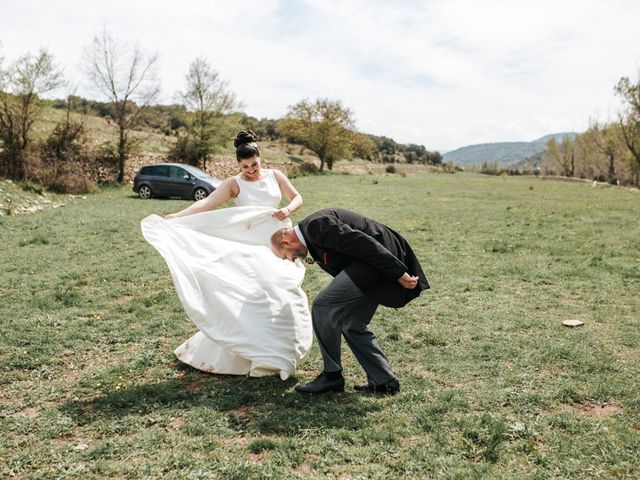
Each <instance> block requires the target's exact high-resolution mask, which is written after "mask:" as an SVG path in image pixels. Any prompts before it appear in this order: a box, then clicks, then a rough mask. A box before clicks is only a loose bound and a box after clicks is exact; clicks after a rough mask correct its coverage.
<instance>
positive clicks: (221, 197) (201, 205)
mask: <svg viewBox="0 0 640 480" xmlns="http://www.w3.org/2000/svg"><path fill="white" fill-rule="evenodd" d="M234 186H235V187H236V189H237V183H236V181H235V180H234V179H233V178H227V179H226V180H224V181H223V182H222V183H221V184H220V185H218V188H216V189H215V190H214V191H213V192H211V195H209V196H208V197H206V198H203V199H202V200H198V201H197V202H195V203H192V204H191V205H189V206H188V207H187V208H185V209H184V210H180V211H179V212H177V213H170V214H168V215H165V217H164V218H165V220H171V219H172V218H178V217H186V216H188V215H193V214H196V213H202V212H206V211H207V210H211V209H213V208H216V207H217V206H218V205H220V204H222V203H224V202H226V201H227V200H230V199H231V198H232V197H233V196H235V195H234V190H235V189H234V188H233V187H234ZM236 195H237V193H236Z"/></svg>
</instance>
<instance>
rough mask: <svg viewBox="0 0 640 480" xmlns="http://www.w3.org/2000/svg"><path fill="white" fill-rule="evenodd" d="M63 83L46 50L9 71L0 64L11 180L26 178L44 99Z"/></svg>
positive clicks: (1, 131) (1, 129)
mask: <svg viewBox="0 0 640 480" xmlns="http://www.w3.org/2000/svg"><path fill="white" fill-rule="evenodd" d="M63 84H64V81H63V77H62V72H61V71H60V69H59V67H58V65H57V64H56V63H55V61H54V58H53V55H51V54H50V53H49V52H48V51H47V50H45V49H42V50H40V52H39V53H38V54H37V55H32V54H31V53H27V54H26V55H23V56H22V57H20V58H18V59H17V60H16V61H15V62H14V63H12V64H11V65H10V66H9V67H8V68H7V69H6V70H5V69H4V68H3V67H2V64H1V63H0V139H2V142H3V144H4V154H3V155H4V157H5V159H6V167H5V169H6V174H7V175H8V176H9V177H11V178H15V179H22V178H24V177H25V174H26V157H27V151H28V149H29V147H30V144H31V142H32V138H31V131H32V128H33V124H34V122H35V121H36V120H37V119H38V117H39V115H40V113H41V111H42V104H41V96H42V95H44V94H46V93H49V92H51V91H54V90H56V89H57V88H59V87H60V86H62V85H63Z"/></svg>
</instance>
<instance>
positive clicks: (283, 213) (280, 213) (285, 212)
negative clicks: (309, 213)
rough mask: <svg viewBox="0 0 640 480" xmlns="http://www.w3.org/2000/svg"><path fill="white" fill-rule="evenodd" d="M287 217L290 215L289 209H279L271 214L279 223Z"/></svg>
mask: <svg viewBox="0 0 640 480" xmlns="http://www.w3.org/2000/svg"><path fill="white" fill-rule="evenodd" d="M289 215H291V210H289V207H284V208H280V209H278V210H276V211H275V212H274V213H273V217H275V218H277V219H278V220H280V221H282V220H284V219H286V218H287V217H288V216H289Z"/></svg>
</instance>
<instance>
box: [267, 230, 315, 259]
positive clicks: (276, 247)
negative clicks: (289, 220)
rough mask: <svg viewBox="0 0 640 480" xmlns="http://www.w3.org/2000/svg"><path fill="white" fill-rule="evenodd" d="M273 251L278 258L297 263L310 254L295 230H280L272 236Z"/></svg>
mask: <svg viewBox="0 0 640 480" xmlns="http://www.w3.org/2000/svg"><path fill="white" fill-rule="evenodd" d="M271 251H272V252H273V253H274V255H275V256H277V257H278V258H282V259H283V260H290V261H292V262H293V261H295V259H296V258H304V257H306V256H307V253H309V250H307V247H305V246H304V244H303V243H302V242H301V241H300V239H299V238H298V235H296V232H295V231H294V229H293V228H280V229H278V230H276V231H275V232H273V235H271Z"/></svg>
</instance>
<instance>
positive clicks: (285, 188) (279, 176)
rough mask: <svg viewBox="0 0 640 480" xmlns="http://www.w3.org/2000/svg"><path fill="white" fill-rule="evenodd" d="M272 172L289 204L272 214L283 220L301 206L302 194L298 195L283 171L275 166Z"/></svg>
mask: <svg viewBox="0 0 640 480" xmlns="http://www.w3.org/2000/svg"><path fill="white" fill-rule="evenodd" d="M273 173H274V175H275V176H276V180H277V181H278V186H279V187H280V191H281V192H282V194H283V195H284V196H285V197H286V198H287V200H289V205H287V206H286V207H283V208H281V209H279V210H278V211H276V212H275V213H274V214H273V216H274V217H276V218H277V219H278V220H284V219H285V218H287V217H288V216H289V215H291V214H292V213H293V212H295V211H296V210H297V209H299V208H300V207H301V206H302V195H300V193H299V192H298V190H296V188H295V187H294V186H293V185H292V184H291V182H290V181H289V179H288V178H287V176H286V175H285V174H284V173H282V172H281V171H280V170H276V169H275V168H274V169H273Z"/></svg>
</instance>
